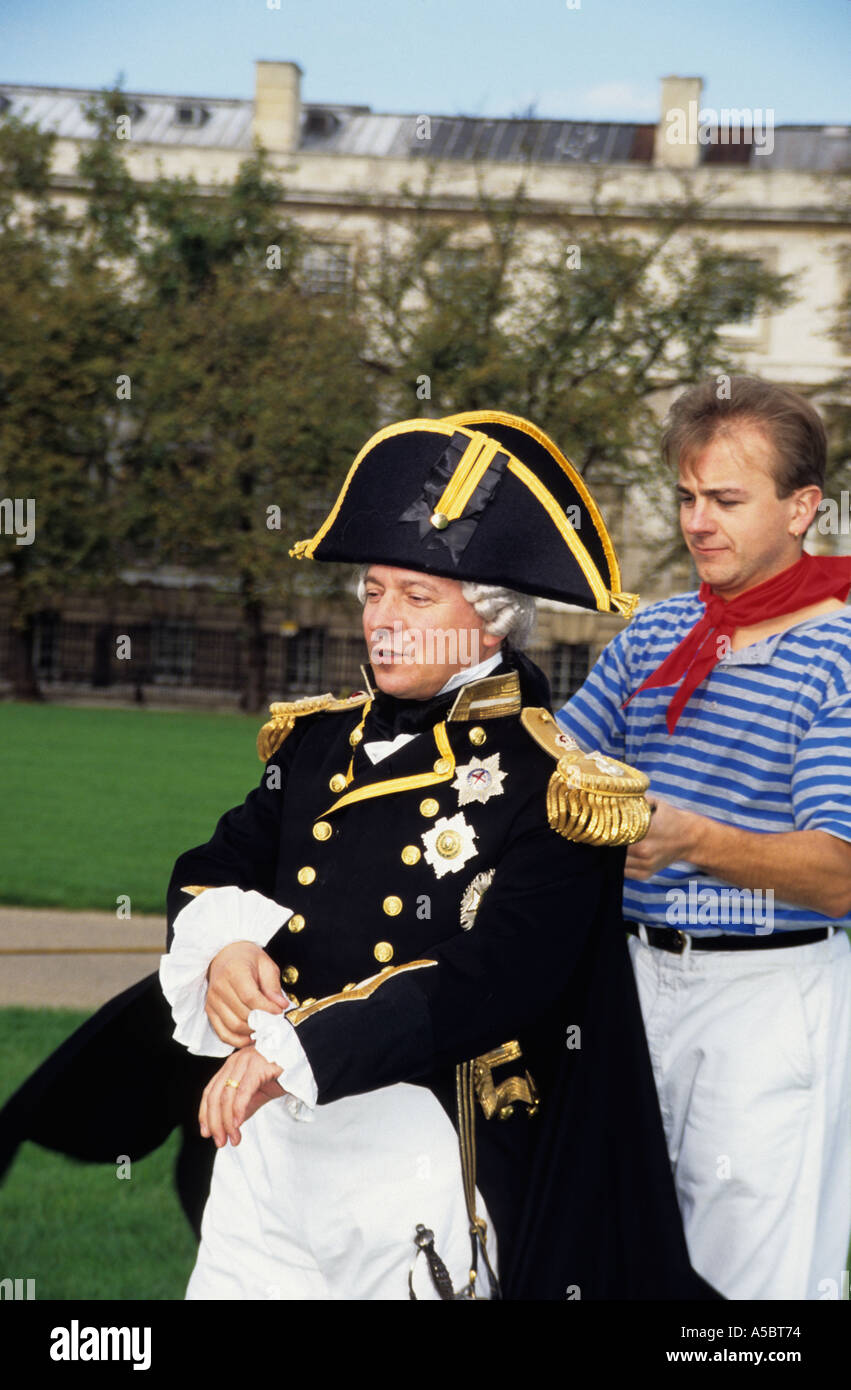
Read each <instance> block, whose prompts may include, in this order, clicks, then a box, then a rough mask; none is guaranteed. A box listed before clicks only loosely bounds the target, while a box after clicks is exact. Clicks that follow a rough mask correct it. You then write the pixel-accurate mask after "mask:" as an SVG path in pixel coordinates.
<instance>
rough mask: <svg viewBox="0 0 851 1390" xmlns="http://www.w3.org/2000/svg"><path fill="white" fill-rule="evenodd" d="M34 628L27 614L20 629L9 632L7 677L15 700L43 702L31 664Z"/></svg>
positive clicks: (13, 627)
mask: <svg viewBox="0 0 851 1390" xmlns="http://www.w3.org/2000/svg"><path fill="white" fill-rule="evenodd" d="M34 639H35V628H34V624H33V619H32V615H31V614H29V615H28V616H27V617H26V618H25V619H24V623H23V626H22V627H15V626H14V625H13V626H12V627H11V628H10V630H9V675H10V677H11V681H12V693H13V695H14V697H15V699H16V700H43V699H44V696H43V695H42V693H41V690H40V688H39V684H38V680H37V678H36V674H35V665H34V663H33V643H34Z"/></svg>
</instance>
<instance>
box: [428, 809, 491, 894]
mask: <svg viewBox="0 0 851 1390" xmlns="http://www.w3.org/2000/svg"><path fill="white" fill-rule="evenodd" d="M422 842H423V844H424V845H425V854H424V855H423V858H424V859H425V862H426V863H427V864H430V865H431V867H432V868H433V869H434V872H435V873H436V874H437V877H438V878H443V875H444V874H455V873H457V872H458V870H459V869H463V867H464V865H465V864H466V862H467V860H468V859H472V858H473V857H474V855H476V854H477V853H478V850H477V849H476V832H475V830H474V829H473V827H472V825H468V824H467V822H466V820H465V819H464V816H463V813H462V812H461V811H459V812H458V814H457V816H441V818H440V820H439V821H435V823H434V825H433V826H432V828H431V830H427V831H426V832H425V834H424V835H423V836H422Z"/></svg>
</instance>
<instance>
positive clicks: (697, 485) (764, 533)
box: [677, 423, 821, 599]
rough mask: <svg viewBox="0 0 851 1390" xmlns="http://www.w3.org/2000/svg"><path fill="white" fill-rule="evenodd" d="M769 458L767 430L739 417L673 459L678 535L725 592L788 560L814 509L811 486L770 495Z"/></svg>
mask: <svg viewBox="0 0 851 1390" xmlns="http://www.w3.org/2000/svg"><path fill="white" fill-rule="evenodd" d="M773 457H774V447H773V445H772V443H771V441H770V440H769V438H768V436H767V435H766V434H765V433H763V431H762V430H761V429H760V428H758V427H757V426H755V425H751V424H745V423H743V424H741V425H739V426H734V427H733V428H731V429H730V430H726V431H724V432H723V433H717V434H716V435H715V438H714V439H713V440H711V441H710V443H709V444H707V445H706V447H705V448H704V449H702V450H701V451H699V452H698V453H696V454H694V455H693V456H692V457H691V458H689V459H688V460H686V461H682V460H681V462H680V468H679V485H678V488H677V493H678V496H679V501H680V526H681V527H682V532H683V536H684V537H685V541H686V545H687V546H688V548H689V551H690V552H691V554H692V556H693V558H694V563H695V565H696V567H697V572H698V574H699V576H700V578H701V579H702V580H704V581H705V582H706V583H707V584H710V585H711V586H712V588H713V589H714V590H715V592H716V593H718V594H720V595H722V597H723V598H725V599H731V598H735V596H736V595H737V594H740V593H742V592H743V591H744V590H745V589H751V588H753V587H754V585H756V584H761V583H762V582H763V581H764V580H766V579H770V578H772V576H773V575H775V574H779V573H780V572H781V570H784V569H788V568H789V566H790V565H794V564H795V562H796V560H797V559H798V558H799V556H800V554H801V542H800V537H801V536H802V535H803V533H804V531H805V530H806V529H807V526H808V525H809V523H810V522H811V521H812V519H813V516H814V514H815V510H816V507H817V505H818V500H819V498H820V496H821V493H820V492H819V490H818V488H816V487H809V488H800V489H799V490H798V491H797V492H794V493H792V494H791V495H790V496H789V497H778V496H777V492H776V489H775V485H774V476H773V473H772V466H771V465H772V460H773ZM793 532H794V533H795V534H792V533H793Z"/></svg>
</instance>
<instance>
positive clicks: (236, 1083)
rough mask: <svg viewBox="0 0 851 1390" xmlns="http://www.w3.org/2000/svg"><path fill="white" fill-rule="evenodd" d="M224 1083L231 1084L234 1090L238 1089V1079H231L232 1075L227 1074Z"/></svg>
mask: <svg viewBox="0 0 851 1390" xmlns="http://www.w3.org/2000/svg"><path fill="white" fill-rule="evenodd" d="M225 1085H226V1086H233V1089H234V1090H235V1091H238V1090H239V1082H238V1081H234V1079H233V1077H232V1076H229V1077H228V1079H227V1081H226V1082H225Z"/></svg>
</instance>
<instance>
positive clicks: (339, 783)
mask: <svg viewBox="0 0 851 1390" xmlns="http://www.w3.org/2000/svg"><path fill="white" fill-rule="evenodd" d="M328 786H329V787H330V788H331V790H332V792H342V791H345V790H346V779H345V777H344V776H343V774H342V772H335V773H334V776H333V777H332V778H331V781H330V782H329V783H328Z"/></svg>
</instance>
